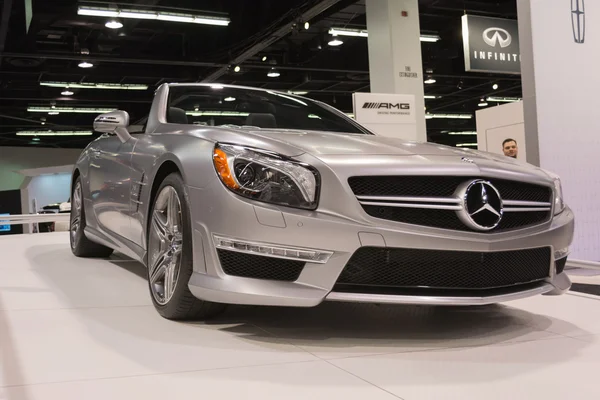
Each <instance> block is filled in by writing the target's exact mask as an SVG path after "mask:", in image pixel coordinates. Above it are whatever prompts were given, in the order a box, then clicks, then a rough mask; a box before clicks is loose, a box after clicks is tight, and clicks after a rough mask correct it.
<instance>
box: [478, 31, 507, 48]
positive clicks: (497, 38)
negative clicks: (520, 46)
mask: <svg viewBox="0 0 600 400" xmlns="http://www.w3.org/2000/svg"><path fill="white" fill-rule="evenodd" d="M483 41H484V42H486V43H487V44H488V45H489V46H492V47H496V45H497V44H498V43H500V47H502V48H504V47H508V46H510V44H511V43H512V36H511V35H510V33H508V31H507V30H506V29H502V28H496V27H494V28H488V29H486V30H485V31H483Z"/></svg>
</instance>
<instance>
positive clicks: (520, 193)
mask: <svg viewBox="0 0 600 400" xmlns="http://www.w3.org/2000/svg"><path fill="white" fill-rule="evenodd" d="M475 179H485V180H488V181H489V182H490V183H491V184H492V185H494V186H495V187H496V189H498V192H499V193H500V196H501V197H502V200H504V201H506V200H512V201H531V202H541V203H551V202H552V189H551V188H550V187H548V186H543V185H535V184H531V183H523V182H514V181H507V180H503V179H495V178H485V177H484V178H481V177H457V176H354V177H351V178H349V179H348V184H349V185H350V188H351V189H352V191H353V192H354V194H355V195H356V196H393V197H428V198H453V197H454V196H455V192H456V190H457V188H458V186H459V185H461V184H462V183H464V182H469V181H472V180H475ZM362 207H363V209H364V210H365V212H366V213H367V214H368V215H370V216H372V217H375V218H379V219H385V220H389V221H394V222H402V223H407V224H414V225H422V226H429V227H433V228H441V229H452V230H459V231H471V229H470V228H469V227H467V226H466V225H465V224H463V223H462V222H461V221H460V220H459V219H458V216H457V215H456V212H455V211H450V210H439V209H419V208H410V207H406V208H404V207H392V206H387V205H363V206H362ZM551 216H552V215H551V212H550V211H529V212H512V213H509V212H506V213H505V214H504V216H503V219H502V221H501V223H500V225H499V226H498V227H496V228H495V229H493V230H492V231H489V232H488V233H499V232H506V231H511V230H516V229H523V228H526V227H529V226H535V225H539V224H542V223H544V222H547V221H549V220H550V218H551Z"/></svg>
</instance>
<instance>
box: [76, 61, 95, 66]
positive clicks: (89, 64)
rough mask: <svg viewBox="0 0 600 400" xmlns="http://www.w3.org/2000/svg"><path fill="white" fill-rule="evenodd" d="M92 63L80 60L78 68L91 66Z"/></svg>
mask: <svg viewBox="0 0 600 400" xmlns="http://www.w3.org/2000/svg"><path fill="white" fill-rule="evenodd" d="M93 66H94V64H92V63H89V62H87V61H82V62H80V63H79V68H92V67H93Z"/></svg>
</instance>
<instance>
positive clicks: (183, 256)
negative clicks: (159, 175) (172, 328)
mask: <svg viewBox="0 0 600 400" xmlns="http://www.w3.org/2000/svg"><path fill="white" fill-rule="evenodd" d="M192 272H193V252H192V229H191V218H190V212H189V203H188V200H187V196H186V190H185V185H184V183H183V179H182V178H181V176H180V175H179V174H178V173H172V174H171V175H169V176H167V177H166V178H165V179H164V180H163V182H162V183H161V184H160V186H159V188H158V190H157V193H156V196H155V197H154V203H153V204H152V209H151V213H150V218H149V222H148V284H149V286H150V294H151V295H152V302H153V303H154V307H155V308H156V310H157V311H158V313H159V314H160V315H162V316H163V317H164V318H167V319H173V320H185V319H193V318H209V317H212V316H214V315H217V314H219V313H220V312H221V311H223V309H224V308H225V306H224V305H222V304H217V303H211V302H208V301H204V300H200V299H198V298H196V297H195V296H194V295H193V294H192V293H191V292H190V290H189V288H188V282H189V280H190V277H191V276H192Z"/></svg>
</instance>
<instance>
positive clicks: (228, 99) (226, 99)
mask: <svg viewBox="0 0 600 400" xmlns="http://www.w3.org/2000/svg"><path fill="white" fill-rule="evenodd" d="M224 100H225V101H235V97H231V96H229V97H225V99H224ZM196 111H197V110H196Z"/></svg>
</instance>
